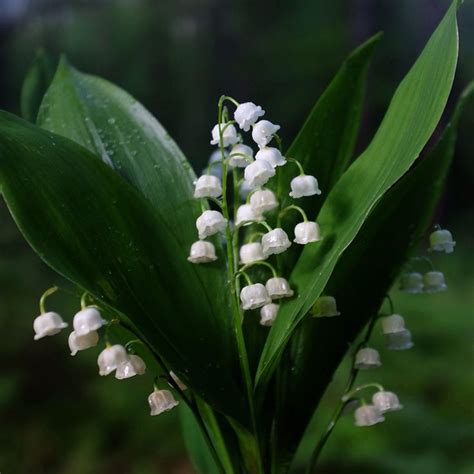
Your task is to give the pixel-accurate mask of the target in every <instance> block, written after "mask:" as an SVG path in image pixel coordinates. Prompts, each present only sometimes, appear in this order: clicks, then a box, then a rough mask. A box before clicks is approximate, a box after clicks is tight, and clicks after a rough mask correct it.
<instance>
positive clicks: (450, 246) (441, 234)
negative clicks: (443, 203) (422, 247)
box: [429, 229, 456, 253]
mask: <svg viewBox="0 0 474 474" xmlns="http://www.w3.org/2000/svg"><path fill="white" fill-rule="evenodd" d="M455 245H456V242H455V241H454V240H453V236H452V234H451V232H449V230H447V229H438V230H435V231H434V232H433V233H432V234H431V235H430V248H429V250H430V251H431V252H446V253H452V252H453V251H454V246H455Z"/></svg>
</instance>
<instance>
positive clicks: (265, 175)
mask: <svg viewBox="0 0 474 474" xmlns="http://www.w3.org/2000/svg"><path fill="white" fill-rule="evenodd" d="M273 176H275V170H274V169H273V166H272V165H271V164H270V163H269V162H268V161H265V160H255V161H254V162H252V163H250V164H249V165H248V166H247V168H245V172H244V177H245V181H246V182H247V183H248V185H249V186H250V188H255V187H257V186H263V185H264V184H266V183H267V182H268V180H269V179H270V178H272V177H273Z"/></svg>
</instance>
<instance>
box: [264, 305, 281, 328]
mask: <svg viewBox="0 0 474 474" xmlns="http://www.w3.org/2000/svg"><path fill="white" fill-rule="evenodd" d="M279 309H280V305H278V304H275V303H269V304H266V305H265V306H262V309H261V310H260V325H261V326H271V325H273V323H274V321H275V319H276V317H277V316H278V310H279Z"/></svg>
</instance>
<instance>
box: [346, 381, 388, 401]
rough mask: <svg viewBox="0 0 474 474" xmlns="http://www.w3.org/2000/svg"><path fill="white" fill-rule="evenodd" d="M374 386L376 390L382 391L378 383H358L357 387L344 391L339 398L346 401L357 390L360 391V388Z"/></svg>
mask: <svg viewBox="0 0 474 474" xmlns="http://www.w3.org/2000/svg"><path fill="white" fill-rule="evenodd" d="M373 387H374V388H376V389H378V390H380V391H381V392H383V387H382V385H380V384H379V383H366V384H364V385H360V386H359V387H356V388H354V389H353V390H351V391H349V392H346V393H345V394H344V395H343V397H342V398H341V400H342V401H343V402H347V401H348V400H349V399H350V398H352V397H353V395H355V394H356V393H357V392H360V391H361V390H365V389H366V388H373Z"/></svg>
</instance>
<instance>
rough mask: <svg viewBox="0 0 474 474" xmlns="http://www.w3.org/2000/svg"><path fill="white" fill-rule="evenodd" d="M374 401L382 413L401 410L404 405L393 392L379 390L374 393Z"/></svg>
mask: <svg viewBox="0 0 474 474" xmlns="http://www.w3.org/2000/svg"><path fill="white" fill-rule="evenodd" d="M372 403H373V404H374V406H375V407H376V408H377V410H378V411H379V412H380V413H387V412H389V411H397V410H401V409H402V408H403V406H402V405H401V404H400V401H399V400H398V397H397V396H396V395H395V394H394V393H393V392H386V391H382V390H381V391H379V392H376V393H374V395H373V397H372Z"/></svg>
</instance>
